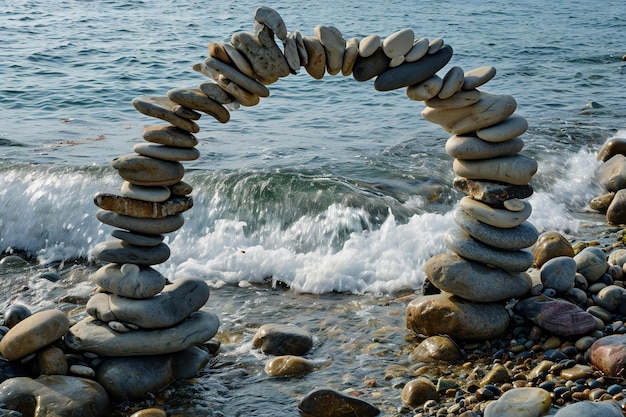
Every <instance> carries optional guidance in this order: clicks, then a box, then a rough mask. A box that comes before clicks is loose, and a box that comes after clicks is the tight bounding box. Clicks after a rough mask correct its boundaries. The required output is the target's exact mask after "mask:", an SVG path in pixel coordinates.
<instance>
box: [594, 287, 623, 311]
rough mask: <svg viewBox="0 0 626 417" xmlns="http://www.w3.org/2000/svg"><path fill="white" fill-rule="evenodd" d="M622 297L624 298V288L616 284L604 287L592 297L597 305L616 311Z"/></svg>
mask: <svg viewBox="0 0 626 417" xmlns="http://www.w3.org/2000/svg"><path fill="white" fill-rule="evenodd" d="M624 299H626V288H624V287H620V286H618V285H609V286H607V287H604V288H602V289H601V290H600V291H599V292H598V294H596V295H595V296H594V297H593V300H594V301H595V302H596V304H597V305H598V306H600V307H602V308H604V309H606V310H609V311H617V310H618V309H619V307H620V305H621V304H622V302H623V301H622V300H624Z"/></svg>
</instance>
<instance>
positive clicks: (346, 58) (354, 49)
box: [341, 38, 359, 76]
mask: <svg viewBox="0 0 626 417" xmlns="http://www.w3.org/2000/svg"><path fill="white" fill-rule="evenodd" d="M358 56H359V41H358V40H357V39H356V38H351V39H349V40H348V42H346V51H345V52H344V54H343V64H342V65H341V74H342V75H343V76H348V75H350V74H352V68H354V63H355V62H356V58H357V57H358Z"/></svg>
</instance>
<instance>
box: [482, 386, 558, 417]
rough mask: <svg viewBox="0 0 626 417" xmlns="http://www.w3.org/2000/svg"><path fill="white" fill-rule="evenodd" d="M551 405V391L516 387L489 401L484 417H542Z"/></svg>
mask: <svg viewBox="0 0 626 417" xmlns="http://www.w3.org/2000/svg"><path fill="white" fill-rule="evenodd" d="M551 405H552V399H551V398H550V393H549V392H548V391H546V390H544V389H542V388H534V387H522V388H516V389H512V390H509V391H506V392H505V393H504V394H502V396H501V397H500V399H499V400H497V401H492V402H490V403H488V404H487V407H486V408H485V414H484V417H540V416H543V415H546V414H547V413H548V412H549V411H550V407H551Z"/></svg>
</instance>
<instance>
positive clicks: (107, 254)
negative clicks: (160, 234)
mask: <svg viewBox="0 0 626 417" xmlns="http://www.w3.org/2000/svg"><path fill="white" fill-rule="evenodd" d="M91 255H92V256H93V257H94V258H95V259H97V260H98V261H100V262H110V263H117V264H124V263H130V264H136V265H141V266H144V265H157V264H161V263H163V262H165V261H167V260H168V259H169V257H170V248H169V246H167V245H166V244H165V243H160V244H159V245H157V246H153V247H147V246H135V245H131V244H130V243H127V242H124V241H123V240H111V241H108V242H103V243H99V244H97V245H96V246H94V248H93V249H92V250H91Z"/></svg>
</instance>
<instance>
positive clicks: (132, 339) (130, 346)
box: [64, 311, 220, 356]
mask: <svg viewBox="0 0 626 417" xmlns="http://www.w3.org/2000/svg"><path fill="white" fill-rule="evenodd" d="M219 325H220V322H219V319H218V318H217V316H216V315H215V314H214V313H211V312H206V311H196V312H195V313H192V314H191V315H190V316H189V317H187V318H186V319H184V320H183V321H181V322H179V323H177V324H176V325H174V326H172V327H168V328H166V329H149V330H142V329H139V330H133V331H132V332H127V333H118V332H116V331H115V330H113V329H111V328H110V327H109V326H108V325H107V324H106V323H103V322H102V321H100V320H97V319H94V318H93V317H91V316H88V317H86V318H84V319H83V320H81V321H79V322H78V323H76V324H75V325H73V326H72V327H71V328H70V330H69V332H68V333H67V335H66V336H65V339H64V340H65V344H66V345H67V346H69V347H70V348H71V349H75V350H79V351H81V352H93V353H95V354H97V355H101V356H138V355H159V354H161V353H173V352H179V351H181V350H184V349H186V348H188V347H190V346H194V345H199V344H202V343H204V342H206V341H208V340H210V339H211V338H212V337H213V336H215V334H216V333H217V330H218V328H219Z"/></svg>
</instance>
